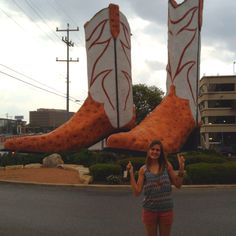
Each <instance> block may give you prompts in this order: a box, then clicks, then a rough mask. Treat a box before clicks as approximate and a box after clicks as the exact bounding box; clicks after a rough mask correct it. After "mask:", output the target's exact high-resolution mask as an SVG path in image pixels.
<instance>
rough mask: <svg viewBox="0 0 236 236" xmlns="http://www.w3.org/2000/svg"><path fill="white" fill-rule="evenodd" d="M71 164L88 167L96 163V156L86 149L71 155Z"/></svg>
mask: <svg viewBox="0 0 236 236" xmlns="http://www.w3.org/2000/svg"><path fill="white" fill-rule="evenodd" d="M73 163H74V164H78V165H84V166H86V167H89V166H91V165H93V164H95V163H96V155H95V154H94V153H93V152H92V151H89V150H88V149H82V150H81V151H80V152H79V153H75V154H74V155H73Z"/></svg>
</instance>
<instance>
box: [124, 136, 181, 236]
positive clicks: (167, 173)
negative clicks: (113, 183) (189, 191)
mask: <svg viewBox="0 0 236 236" xmlns="http://www.w3.org/2000/svg"><path fill="white" fill-rule="evenodd" d="M184 161H185V160H184V157H183V156H181V155H178V162H179V172H178V174H177V175H176V174H175V172H174V170H173V167H172V165H171V164H170V163H169V162H168V161H167V159H166V157H165V155H164V151H163V147H162V144H161V142H160V141H159V140H154V141H152V143H151V144H150V146H149V148H148V151H147V157H146V163H145V165H144V166H142V167H141V168H140V169H139V175H138V180H137V182H136V180H135V178H134V170H133V166H132V164H131V162H129V163H128V165H127V170H128V171H129V174H130V184H131V187H132V190H133V192H134V194H135V195H136V196H138V195H139V194H140V193H141V192H142V190H143V189H144V200H143V211H142V221H143V223H144V225H145V229H146V232H147V236H157V230H158V228H159V233H160V236H169V235H170V232H171V225H172V223H173V200H172V194H171V184H173V185H175V186H176V187H177V188H180V187H181V186H182V183H183V176H184Z"/></svg>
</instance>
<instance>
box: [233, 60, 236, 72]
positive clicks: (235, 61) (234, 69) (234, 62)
mask: <svg viewBox="0 0 236 236" xmlns="http://www.w3.org/2000/svg"><path fill="white" fill-rule="evenodd" d="M235 63H236V61H233V75H235V68H234V67H235Z"/></svg>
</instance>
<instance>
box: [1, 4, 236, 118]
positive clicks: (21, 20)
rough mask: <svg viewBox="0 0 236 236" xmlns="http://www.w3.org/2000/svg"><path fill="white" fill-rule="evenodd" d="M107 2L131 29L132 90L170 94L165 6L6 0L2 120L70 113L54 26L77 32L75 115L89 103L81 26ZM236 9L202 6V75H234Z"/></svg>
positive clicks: (60, 47)
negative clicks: (41, 112)
mask: <svg viewBox="0 0 236 236" xmlns="http://www.w3.org/2000/svg"><path fill="white" fill-rule="evenodd" d="M177 2H179V3H180V2H182V1H181V0H178V1H177ZM109 3H114V4H118V5H119V7H120V11H121V12H122V13H123V14H125V16H126V17H127V19H128V21H129V24H130V27H131V32H132V39H131V44H132V45H131V46H132V49H131V55H132V78H133V84H138V83H145V84H147V85H155V86H157V87H159V88H160V89H162V90H163V91H164V92H165V90H166V88H165V83H166V70H165V68H166V64H167V5H168V4H167V3H168V1H167V0H146V1H143V0H119V1H118V0H117V1H112V2H110V1H107V0H99V1H98V0H86V1H85V0H1V1H0V29H1V38H0V42H1V43H0V118H6V117H8V118H14V116H16V115H23V116H24V119H25V120H27V121H28V120H29V111H33V110H36V109H38V108H56V109H66V98H65V97H66V63H65V62H57V61H56V57H58V59H59V60H63V59H66V44H65V43H64V42H62V40H61V37H62V36H65V33H66V32H64V33H63V32H56V27H58V28H59V29H66V28H67V23H69V24H70V28H72V29H76V28H77V27H79V31H74V32H71V33H70V40H72V41H73V42H74V43H75V46H74V47H71V48H70V57H71V58H72V59H73V60H76V59H77V58H79V62H72V63H70V97H71V101H70V111H73V112H76V111H77V110H78V109H79V108H80V106H81V103H82V102H83V101H84V100H85V99H86V97H87V65H86V60H87V59H86V51H85V37H84V27H83V26H84V24H85V23H86V22H87V21H89V20H90V19H91V18H92V17H93V16H94V15H95V14H96V13H97V12H98V11H100V10H101V9H103V8H106V7H108V5H109ZM235 9H236V1H235V0H227V1H222V0H205V1H204V7H203V26H202V33H201V45H202V47H201V65H200V74H201V76H203V74H205V75H217V74H218V75H232V74H233V72H234V70H235V68H234V63H233V62H234V61H236V43H235V41H236V33H235V27H234V24H235V22H236V14H235ZM201 76H200V77H201ZM22 81H23V82H22ZM29 84H33V85H34V86H38V87H39V88H41V89H39V88H36V87H33V86H31V85H29ZM42 89H46V90H47V91H51V92H53V93H49V92H46V91H45V90H42ZM55 93H56V94H57V95H56V94H55ZM75 100H79V101H80V102H75Z"/></svg>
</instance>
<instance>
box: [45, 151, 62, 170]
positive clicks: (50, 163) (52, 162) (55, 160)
mask: <svg viewBox="0 0 236 236" xmlns="http://www.w3.org/2000/svg"><path fill="white" fill-rule="evenodd" d="M61 164H64V161H63V160H62V158H61V156H60V155H59V154H57V153H54V154H52V155H50V156H47V157H45V158H44V159H43V167H47V168H52V167H57V166H58V165H61Z"/></svg>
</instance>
